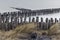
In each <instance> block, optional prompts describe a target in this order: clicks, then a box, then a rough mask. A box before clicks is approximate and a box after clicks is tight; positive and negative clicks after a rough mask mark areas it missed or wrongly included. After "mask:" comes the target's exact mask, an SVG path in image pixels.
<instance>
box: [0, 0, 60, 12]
mask: <svg viewBox="0 0 60 40" xmlns="http://www.w3.org/2000/svg"><path fill="white" fill-rule="evenodd" d="M10 7H19V8H28V9H46V8H47V9H48V8H60V0H0V12H4V11H15V10H14V9H12V8H10Z"/></svg>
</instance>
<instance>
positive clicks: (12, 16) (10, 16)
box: [0, 12, 59, 30]
mask: <svg viewBox="0 0 60 40" xmlns="http://www.w3.org/2000/svg"><path fill="white" fill-rule="evenodd" d="M22 14H24V13H20V12H11V13H10V12H5V13H3V14H1V13H0V29H1V30H10V29H14V28H16V26H17V25H19V24H22V23H27V22H26V19H27V17H29V19H28V20H29V23H30V22H36V23H38V24H39V25H38V26H37V27H38V28H40V29H49V27H50V26H51V25H53V24H54V23H57V22H59V20H57V18H55V22H54V20H53V18H51V19H48V18H46V20H45V22H44V20H43V18H42V17H41V19H40V20H41V21H40V22H39V17H36V21H35V18H32V21H31V14H30V15H29V14H28V13H27V14H28V15H29V16H26V15H27V14H26V13H25V15H24V16H23V15H22ZM32 14H33V13H32ZM33 15H34V14H33ZM19 18H20V22H19ZM23 18H24V21H23ZM9 20H11V22H9Z"/></svg>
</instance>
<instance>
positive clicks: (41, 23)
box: [41, 17, 43, 29]
mask: <svg viewBox="0 0 60 40" xmlns="http://www.w3.org/2000/svg"><path fill="white" fill-rule="evenodd" d="M41 29H43V18H42V17H41Z"/></svg>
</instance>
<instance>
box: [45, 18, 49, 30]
mask: <svg viewBox="0 0 60 40" xmlns="http://www.w3.org/2000/svg"><path fill="white" fill-rule="evenodd" d="M45 21H46V26H45V27H46V29H48V22H49V20H48V18H46V20H45Z"/></svg>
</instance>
